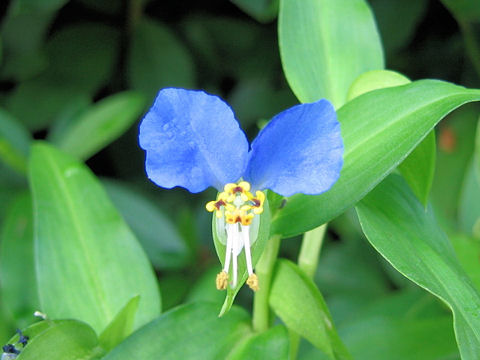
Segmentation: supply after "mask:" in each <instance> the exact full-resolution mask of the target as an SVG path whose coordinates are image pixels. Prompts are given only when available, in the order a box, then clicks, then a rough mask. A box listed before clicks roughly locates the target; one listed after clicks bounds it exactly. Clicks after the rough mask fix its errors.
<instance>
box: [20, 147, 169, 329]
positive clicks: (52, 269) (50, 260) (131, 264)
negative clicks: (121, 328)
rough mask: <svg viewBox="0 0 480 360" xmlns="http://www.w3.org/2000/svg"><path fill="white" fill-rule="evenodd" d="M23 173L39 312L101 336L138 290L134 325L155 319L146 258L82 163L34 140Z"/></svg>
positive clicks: (154, 289)
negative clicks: (27, 180) (30, 213)
mask: <svg viewBox="0 0 480 360" xmlns="http://www.w3.org/2000/svg"><path fill="white" fill-rule="evenodd" d="M29 174H30V184H31V188H32V193H33V203H34V207H33V210H34V219H35V264H36V276H37V284H38V289H39V296H40V304H41V310H42V311H43V312H44V313H46V314H47V315H48V316H49V318H53V319H55V318H75V319H79V320H82V321H85V322H87V323H88V324H90V325H91V326H92V327H93V328H94V329H95V331H97V332H98V333H101V332H102V331H103V330H104V329H105V328H106V327H107V325H108V324H109V323H110V322H111V321H112V320H113V319H114V317H115V316H116V315H117V313H118V312H119V311H120V309H122V308H123V307H124V306H125V304H126V303H127V301H129V300H130V299H131V298H132V297H134V296H136V295H140V299H141V300H140V305H139V310H138V314H137V317H136V319H135V328H138V327H139V326H141V325H143V324H145V323H146V322H148V321H150V320H151V319H153V318H154V317H156V316H157V315H158V314H159V311H160V297H159V291H158V286H157V283H156V280H155V277H154V274H153V271H152V269H151V267H150V264H149V263H148V259H147V257H146V255H145V253H144V251H143V250H142V248H141V246H140V244H138V242H137V241H136V239H135V237H134V235H133V234H132V232H131V231H130V229H129V228H128V227H127V225H126V224H125V222H124V221H123V219H122V218H121V217H120V215H119V214H118V212H117V210H116V209H115V208H114V207H113V205H112V204H111V202H110V200H109V199H108V197H107V195H106V193H105V191H104V190H103V188H102V187H101V185H100V183H99V182H98V180H97V179H96V178H95V177H94V175H93V174H92V173H91V172H90V171H89V170H88V168H87V167H86V166H84V165H83V164H81V163H79V162H78V161H77V160H75V159H73V158H71V157H70V156H67V155H65V154H63V153H61V152H60V151H58V150H56V149H55V148H53V147H52V146H50V145H47V144H44V143H38V144H35V145H33V147H32V153H31V160H30V172H29Z"/></svg>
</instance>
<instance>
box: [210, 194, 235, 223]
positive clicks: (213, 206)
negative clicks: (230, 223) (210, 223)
mask: <svg viewBox="0 0 480 360" xmlns="http://www.w3.org/2000/svg"><path fill="white" fill-rule="evenodd" d="M227 198H228V195H227V194H226V193H224V192H221V193H219V194H218V196H217V200H213V201H209V202H208V203H207V204H206V205H205V208H206V209H207V211H209V212H213V211H215V215H216V216H217V217H218V218H221V217H222V216H223V213H222V209H221V208H222V206H225V207H226V208H228V206H229V204H228V203H227Z"/></svg>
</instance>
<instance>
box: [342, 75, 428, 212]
mask: <svg viewBox="0 0 480 360" xmlns="http://www.w3.org/2000/svg"><path fill="white" fill-rule="evenodd" d="M408 83H410V79H408V78H407V77H405V76H403V75H402V74H399V73H397V72H394V71H389V70H373V71H369V72H366V73H364V74H362V75H360V76H359V77H358V78H357V79H356V80H355V81H354V82H353V84H352V86H351V87H350V89H349V91H348V96H347V98H348V100H349V101H350V100H352V99H353V98H355V97H357V96H360V95H362V94H364V93H366V92H369V91H373V90H376V89H383V88H386V87H392V86H400V85H405V84H408ZM436 150H437V148H436V143H435V133H434V132H433V131H432V132H431V133H430V134H429V135H427V137H426V138H425V139H424V140H423V141H422V142H421V143H420V144H419V145H418V146H417V147H416V148H415V150H413V151H412V152H411V153H410V155H409V156H408V157H407V158H406V159H405V160H404V161H403V162H402V163H401V164H400V165H399V166H398V170H399V171H400V172H401V174H402V175H403V177H404V178H405V180H407V182H408V184H409V185H410V187H411V188H412V190H413V192H414V193H415V195H417V197H418V198H419V199H420V201H421V202H422V203H423V204H424V205H425V206H426V204H427V200H428V195H429V193H430V188H431V187H432V181H433V173H434V171H435V158H436V156H435V154H436Z"/></svg>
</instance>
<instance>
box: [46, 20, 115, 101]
mask: <svg viewBox="0 0 480 360" xmlns="http://www.w3.org/2000/svg"><path fill="white" fill-rule="evenodd" d="M119 46H120V34H119V32H118V31H117V30H116V29H115V28H113V27H110V26H106V25H103V24H100V23H78V24H74V25H70V26H68V27H65V28H62V29H61V30H60V31H58V32H56V33H55V34H54V35H53V36H52V38H51V39H50V40H49V41H48V43H47V44H46V51H47V56H48V60H49V66H48V69H47V73H46V76H47V77H48V78H50V79H52V81H55V83H56V84H58V85H59V86H61V85H63V84H69V85H70V86H72V85H74V86H75V87H76V88H78V89H80V90H82V91H85V92H87V93H88V94H92V95H93V93H94V92H95V91H97V90H98V89H99V88H100V87H101V86H103V85H105V84H106V83H107V82H108V81H109V80H110V78H111V76H112V75H113V74H114V72H115V62H116V61H117V56H118V52H119Z"/></svg>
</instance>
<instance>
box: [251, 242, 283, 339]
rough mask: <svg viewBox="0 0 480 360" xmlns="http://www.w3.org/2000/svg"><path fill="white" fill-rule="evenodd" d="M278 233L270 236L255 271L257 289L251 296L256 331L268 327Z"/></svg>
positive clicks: (264, 329)
mask: <svg viewBox="0 0 480 360" xmlns="http://www.w3.org/2000/svg"><path fill="white" fill-rule="evenodd" d="M280 240H281V237H280V235H274V236H272V237H271V238H270V239H269V240H268V242H267V245H266V247H265V250H264V252H263V254H262V256H261V257H260V259H259V260H258V263H257V266H256V267H255V272H256V274H257V277H258V283H259V287H260V288H259V289H258V290H257V291H256V292H255V296H254V298H253V319H252V325H253V330H254V331H256V332H263V331H266V330H267V329H268V328H269V327H270V306H269V305H268V296H269V295H270V283H271V281H272V272H273V267H274V265H275V261H276V260H277V256H278V250H279V249H280Z"/></svg>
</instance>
